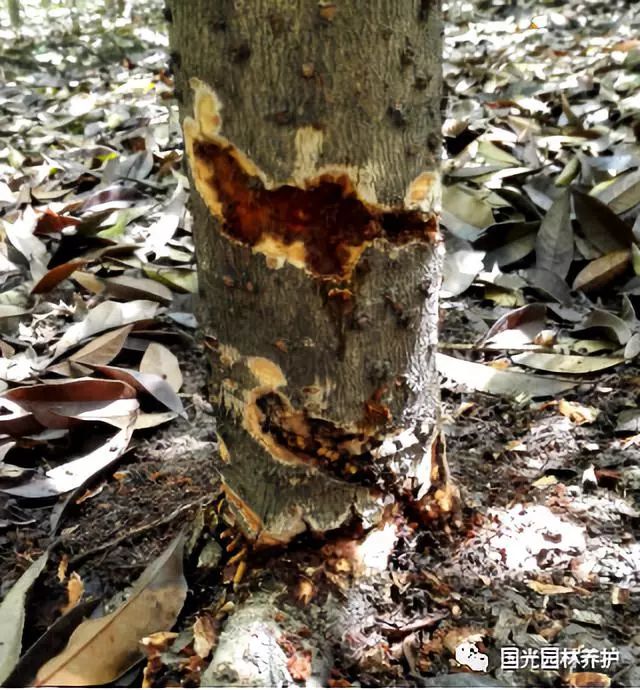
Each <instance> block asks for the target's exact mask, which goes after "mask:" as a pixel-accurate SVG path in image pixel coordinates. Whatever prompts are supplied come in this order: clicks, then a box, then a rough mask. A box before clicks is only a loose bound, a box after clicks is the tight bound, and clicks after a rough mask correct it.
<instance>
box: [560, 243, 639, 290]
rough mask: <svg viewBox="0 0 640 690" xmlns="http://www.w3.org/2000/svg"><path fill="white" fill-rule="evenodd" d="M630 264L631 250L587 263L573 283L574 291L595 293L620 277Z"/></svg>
mask: <svg viewBox="0 0 640 690" xmlns="http://www.w3.org/2000/svg"><path fill="white" fill-rule="evenodd" d="M630 263H631V250H630V249H621V250H619V251H615V252H611V253H609V254H605V255H604V256H601V257H600V258H599V259H595V260H594V261H591V262H590V263H588V264H587V265H586V266H585V267H584V268H583V269H582V270H581V271H580V273H578V275H577V276H576V278H575V280H574V281H573V289H574V290H582V291H583V292H596V291H597V290H600V289H601V288H603V287H606V286H607V285H609V283H611V282H612V281H613V280H615V279H616V278H617V277H618V276H621V275H622V274H623V273H624V272H625V271H626V270H627V267H628V266H629V264H630Z"/></svg>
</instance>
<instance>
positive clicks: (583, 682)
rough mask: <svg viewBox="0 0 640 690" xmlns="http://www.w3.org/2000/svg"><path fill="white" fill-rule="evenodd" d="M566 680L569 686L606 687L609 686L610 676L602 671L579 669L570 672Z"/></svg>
mask: <svg viewBox="0 0 640 690" xmlns="http://www.w3.org/2000/svg"><path fill="white" fill-rule="evenodd" d="M567 681H568V683H569V687H570V688H608V687H610V686H611V678H609V676H607V675H606V674H604V673H594V672H593V671H580V672H578V673H570V674H569V676H568V678H567Z"/></svg>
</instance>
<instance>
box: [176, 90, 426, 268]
mask: <svg viewBox="0 0 640 690" xmlns="http://www.w3.org/2000/svg"><path fill="white" fill-rule="evenodd" d="M193 85H194V87H195V90H196V96H195V98H194V103H195V107H196V112H195V119H192V118H188V119H187V120H186V122H185V138H186V145H187V151H188V157H189V160H190V163H191V169H192V173H193V176H194V179H195V184H196V188H197V190H198V191H199V193H200V194H201V196H202V198H203V199H204V201H205V203H206V204H207V206H208V208H209V210H210V211H211V213H212V215H213V216H214V217H216V218H217V219H218V220H219V221H220V230H221V232H223V233H224V234H225V235H226V236H227V237H229V238H230V239H233V240H235V241H237V242H239V243H241V244H245V245H248V246H250V247H252V248H253V250H254V251H256V252H260V253H262V254H264V255H265V256H267V257H269V258H270V259H271V260H272V264H271V265H272V266H273V267H279V266H281V265H282V262H283V261H288V262H289V263H291V264H292V265H294V266H296V267H298V268H305V269H306V270H307V271H308V272H309V273H311V274H312V275H314V276H317V277H320V278H323V279H328V280H333V281H340V280H349V279H351V277H352V273H353V269H354V267H355V265H356V264H357V262H358V260H359V258H360V257H361V255H362V253H363V251H364V249H365V247H366V246H368V245H369V244H371V242H372V241H373V240H375V239H384V240H387V241H388V242H390V243H392V244H397V245H405V244H408V243H410V242H425V243H427V244H434V243H435V241H436V240H437V223H436V218H435V215H434V214H433V212H432V209H430V208H429V206H430V204H431V200H432V198H433V197H434V194H437V189H436V188H437V177H436V176H435V175H430V174H428V173H424V174H422V175H421V176H419V177H418V178H417V179H416V180H415V181H414V183H413V184H412V185H411V186H410V188H409V190H408V192H407V194H406V204H407V208H406V209H405V208H398V209H395V210H393V209H387V208H384V207H382V206H379V205H377V204H373V203H368V202H367V201H365V200H364V199H363V198H361V196H360V195H359V192H358V189H357V188H356V185H355V184H354V182H353V181H352V179H351V177H350V174H353V172H352V171H349V170H347V169H341V168H340V167H338V166H336V167H335V168H333V169H332V170H330V171H325V172H322V173H321V174H318V175H316V176H314V177H310V178H308V179H305V180H303V181H302V182H301V186H296V185H295V184H291V183H284V184H277V183H272V182H270V181H269V180H268V178H267V177H266V175H265V174H264V173H263V172H262V171H260V170H259V169H258V168H257V166H256V165H255V163H254V162H253V161H251V160H250V159H249V158H248V157H247V156H245V155H244V154H243V153H242V152H240V151H239V150H237V149H236V148H235V147H234V146H233V145H232V144H231V143H230V142H228V141H227V140H226V139H224V138H223V137H221V136H219V135H218V131H219V128H220V127H221V125H222V117H221V114H220V112H218V109H219V107H220V105H219V100H218V97H217V96H216V95H215V93H213V92H212V91H211V90H210V89H209V88H208V87H207V86H206V85H204V84H203V83H202V82H200V81H199V80H194V81H193ZM298 135H299V136H297V138H296V139H297V142H298V144H297V146H298V149H297V161H298V162H297V169H296V173H297V174H296V177H298V178H299V177H300V174H301V172H307V173H313V172H314V169H313V163H314V161H315V156H313V155H309V150H308V149H307V148H305V146H307V140H311V141H312V142H314V143H313V144H311V146H320V145H321V142H322V138H321V136H320V137H316V136H315V134H314V133H307V132H305V131H304V130H302V131H301V132H299V133H298ZM363 193H364V194H366V191H364V192H363Z"/></svg>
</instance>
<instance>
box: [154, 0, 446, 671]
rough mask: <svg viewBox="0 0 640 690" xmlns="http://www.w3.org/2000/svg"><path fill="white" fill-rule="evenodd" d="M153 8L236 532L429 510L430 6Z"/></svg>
mask: <svg viewBox="0 0 640 690" xmlns="http://www.w3.org/2000/svg"><path fill="white" fill-rule="evenodd" d="M167 14H168V18H169V20H170V22H171V24H170V30H171V42H172V49H173V54H172V57H173V61H174V66H175V71H176V87H177V88H176V91H177V95H178V98H179V100H180V103H181V111H182V117H183V128H184V134H185V151H186V157H187V160H188V164H189V171H190V175H191V179H192V183H193V188H194V194H193V195H192V212H193V219H194V234H195V242H196V248H197V258H198V264H199V276H200V285H201V314H200V316H201V322H202V324H203V326H204V328H205V330H207V331H208V332H209V333H211V334H213V335H214V336H215V338H212V339H211V341H210V342H211V343H212V350H213V358H212V396H213V399H214V400H215V402H216V404H217V405H218V407H219V431H220V439H221V456H222V458H223V460H224V465H223V467H222V478H223V486H224V490H225V493H226V496H227V500H228V502H229V505H230V507H231V508H232V510H233V512H234V517H235V520H236V521H237V525H238V527H239V528H240V529H241V530H242V531H243V532H244V534H245V535H246V537H247V538H248V539H249V540H250V541H251V542H252V543H253V544H254V546H255V548H260V547H280V546H284V545H287V544H290V543H291V541H292V540H293V539H295V538H299V537H300V535H303V534H306V533H311V534H312V535H313V536H314V538H317V537H318V536H319V535H331V534H334V530H337V529H339V528H340V529H343V530H344V529H346V530H347V531H348V530H349V529H352V530H357V529H359V530H360V532H359V534H360V535H363V534H364V533H366V531H367V530H372V529H373V530H374V531H375V532H376V534H378V535H381V534H391V533H393V529H391V530H390V529H389V525H390V524H391V523H393V520H394V519H396V516H398V515H402V514H411V516H412V519H414V520H415V519H421V520H429V521H435V520H438V519H440V518H441V517H442V516H443V515H445V514H447V513H448V512H450V511H451V509H452V507H453V504H454V502H455V490H454V489H453V488H452V487H451V485H450V483H449V481H448V476H447V471H446V463H445V459H444V457H443V448H442V443H441V442H440V439H439V429H438V409H439V394H438V381H437V375H436V370H435V350H436V343H437V320H438V308H437V293H438V288H439V281H440V270H441V255H442V245H441V240H440V237H439V234H438V226H437V214H436V210H437V209H436V204H437V200H438V189H439V175H438V159H439V155H440V136H439V131H440V118H439V109H440V93H441V66H440V59H441V58H440V54H441V37H440V33H441V16H440V7H439V2H438V0H406V1H403V2H398V1H397V0H368V1H367V2H356V1H355V0H340V1H338V0H336V2H324V1H323V2H318V1H317V0H277V1H275V0H220V1H218V2H212V1H211V0H173V1H172V2H169V10H168V13H167ZM385 525H386V527H385ZM353 533H354V534H355V533H356V532H355V531H354V532H353ZM343 534H344V532H343ZM379 541H380V543H381V544H382V543H383V542H384V543H385V544H386V546H385V547H380V548H383V550H384V548H386V549H387V551H390V550H391V549H392V547H393V534H392V537H391V539H390V540H389V539H387V540H386V541H385V540H384V539H382V540H379ZM385 553H386V552H385ZM386 555H388V553H386ZM385 559H386V556H385V558H383V559H382V562H383V566H382V569H384V563H386V560H385ZM374 560H375V559H374ZM379 563H380V559H378V565H379ZM356 570H358V572H359V573H364V572H365V571H366V570H367V569H366V568H365V569H364V570H363V569H356ZM354 572H355V571H354ZM363 576H364V575H363ZM354 588H355V585H354ZM254 603H255V606H254V610H255V611H259V610H266V609H268V607H266V608H265V602H264V601H257V600H256V602H254ZM261 607H262V608H261ZM346 608H348V606H347V607H346ZM356 608H357V607H356ZM245 618H246V619H247V620H245V623H247V621H250V620H253V621H254V622H255V621H256V620H258V619H261V616H260V615H259V614H257V613H256V614H255V615H253V617H252V616H251V615H249V616H248V617H247V616H246V615H245ZM334 618H335V617H334ZM337 618H340V616H337ZM242 620H243V619H242V615H240V616H238V617H236V622H235V623H233V625H232V627H233V626H234V625H235V626H236V628H237V626H238V625H241V626H242V625H244V624H240V623H238V621H242ZM247 624H248V623H247ZM265 625H267V624H266V623H265ZM269 625H271V626H273V625H274V624H273V622H270V623H269V624H268V625H267V628H268V626H269ZM244 627H246V625H245V626H244ZM265 634H267V637H269V636H270V639H271V638H273V636H274V635H275V634H276V633H275V632H273V630H272V631H271V633H269V631H268V630H267V631H266V633H265ZM238 635H239V633H238V631H237V629H236V630H235V632H234V639H238ZM240 637H241V636H240ZM227 639H229V638H227ZM223 643H224V640H222V641H221V644H220V648H223V647H224V644H223ZM235 646H236V647H237V645H235ZM267 646H268V645H267ZM220 648H219V651H220ZM245 651H246V650H245ZM256 653H257V652H256ZM223 656H224V655H223ZM240 656H242V655H240ZM270 656H272V657H273V655H270ZM225 659H226V662H228V665H231V666H233V665H234V663H235V662H233V661H232V659H233V653H232V652H229V653H228V654H227V656H226V657H225ZM214 661H215V660H214ZM258 665H259V664H258ZM236 666H237V664H236ZM234 672H235V673H236V678H238V677H239V678H241V679H242V678H244V681H247V678H245V677H244V676H243V671H241V670H238V668H237V667H236V668H234ZM270 673H271V671H270ZM274 673H275V675H273V674H274ZM277 673H279V672H275V671H274V672H273V673H272V675H271V676H263V677H260V679H259V680H260V682H263V683H264V682H267V684H269V682H271V681H273V682H275V681H278V682H279V676H278V675H277ZM231 675H232V676H233V674H231ZM229 677H231V676H229ZM229 677H227V680H228V678H229ZM216 678H217V677H215V674H214V675H211V676H210V677H209V678H208V681H209V682H213V681H215V680H216ZM265 678H266V681H265ZM254 680H255V679H254ZM325 680H326V678H325ZM247 682H248V681H247Z"/></svg>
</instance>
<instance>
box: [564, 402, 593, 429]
mask: <svg viewBox="0 0 640 690" xmlns="http://www.w3.org/2000/svg"><path fill="white" fill-rule="evenodd" d="M558 412H559V413H560V414H561V415H563V416H564V417H568V418H569V419H570V420H571V421H572V422H573V423H574V424H577V425H580V424H592V423H593V422H595V421H596V419H597V418H598V415H599V414H600V410H599V409H598V408H597V407H588V406H586V405H581V404H580V403H578V402H573V401H569V400H565V399H564V398H563V399H562V400H560V401H559V402H558Z"/></svg>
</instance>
